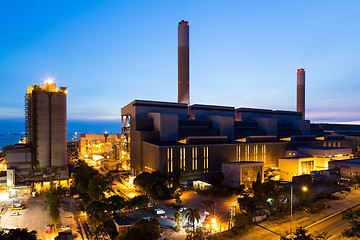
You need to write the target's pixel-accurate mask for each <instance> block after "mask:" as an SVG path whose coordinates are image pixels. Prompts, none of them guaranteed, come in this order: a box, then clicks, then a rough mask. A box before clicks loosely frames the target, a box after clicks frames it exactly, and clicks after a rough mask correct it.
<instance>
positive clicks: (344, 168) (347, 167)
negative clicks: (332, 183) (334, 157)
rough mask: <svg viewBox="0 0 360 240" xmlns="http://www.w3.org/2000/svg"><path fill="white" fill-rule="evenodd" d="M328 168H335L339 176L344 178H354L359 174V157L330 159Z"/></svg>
mask: <svg viewBox="0 0 360 240" xmlns="http://www.w3.org/2000/svg"><path fill="white" fill-rule="evenodd" d="M329 168H330V169H337V170H339V172H340V177H342V178H345V179H354V178H355V177H356V176H359V175H360V159H359V158H354V159H347V160H339V161H330V162H329Z"/></svg>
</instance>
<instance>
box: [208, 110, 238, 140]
mask: <svg viewBox="0 0 360 240" xmlns="http://www.w3.org/2000/svg"><path fill="white" fill-rule="evenodd" d="M206 118H207V119H210V120H211V121H212V128H213V129H219V132H220V135H221V136H227V137H228V139H229V140H234V135H235V127H234V124H235V118H234V117H227V116H217V115H210V116H207V117H206Z"/></svg>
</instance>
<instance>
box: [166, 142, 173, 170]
mask: <svg viewBox="0 0 360 240" xmlns="http://www.w3.org/2000/svg"><path fill="white" fill-rule="evenodd" d="M173 165H174V162H173V149H172V148H168V149H167V168H168V169H167V170H168V172H173V170H174V166H173Z"/></svg>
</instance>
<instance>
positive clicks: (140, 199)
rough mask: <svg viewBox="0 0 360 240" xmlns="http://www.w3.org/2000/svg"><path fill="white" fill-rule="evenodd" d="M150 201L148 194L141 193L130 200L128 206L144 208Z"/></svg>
mask: <svg viewBox="0 0 360 240" xmlns="http://www.w3.org/2000/svg"><path fill="white" fill-rule="evenodd" d="M148 203H149V197H148V196H146V195H140V196H136V197H133V198H132V199H130V201H129V202H128V203H127V204H128V208H130V209H132V208H135V207H138V208H143V207H145V206H146V205H147V204H148Z"/></svg>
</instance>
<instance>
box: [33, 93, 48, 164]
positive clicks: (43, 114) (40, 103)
mask: <svg viewBox="0 0 360 240" xmlns="http://www.w3.org/2000/svg"><path fill="white" fill-rule="evenodd" d="M33 97H34V100H35V106H34V107H35V109H34V111H35V115H36V122H35V125H36V133H35V138H36V139H35V142H36V146H35V147H36V156H35V158H36V159H37V161H38V164H39V165H38V166H39V168H47V167H50V165H51V162H50V152H51V147H50V144H51V139H50V96H49V94H48V93H46V92H44V91H34V92H33Z"/></svg>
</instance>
